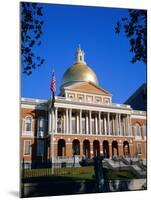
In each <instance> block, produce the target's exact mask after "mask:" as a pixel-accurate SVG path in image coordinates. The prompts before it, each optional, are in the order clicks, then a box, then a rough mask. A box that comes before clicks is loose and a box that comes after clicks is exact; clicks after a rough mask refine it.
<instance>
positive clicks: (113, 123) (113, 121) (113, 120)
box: [112, 115, 115, 135]
mask: <svg viewBox="0 0 151 200" xmlns="http://www.w3.org/2000/svg"><path fill="white" fill-rule="evenodd" d="M112 126H113V135H115V118H114V115H113V116H112Z"/></svg>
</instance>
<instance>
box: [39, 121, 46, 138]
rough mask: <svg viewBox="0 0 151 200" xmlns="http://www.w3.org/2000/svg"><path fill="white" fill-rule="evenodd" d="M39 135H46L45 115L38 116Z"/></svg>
mask: <svg viewBox="0 0 151 200" xmlns="http://www.w3.org/2000/svg"><path fill="white" fill-rule="evenodd" d="M37 124H38V128H37V131H38V133H37V134H38V137H44V133H45V119H44V118H43V117H39V118H38V123H37Z"/></svg>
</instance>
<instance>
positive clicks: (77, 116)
mask: <svg viewBox="0 0 151 200" xmlns="http://www.w3.org/2000/svg"><path fill="white" fill-rule="evenodd" d="M76 118H77V119H76V125H77V130H76V131H77V134H78V133H79V113H78V112H77V113H76Z"/></svg>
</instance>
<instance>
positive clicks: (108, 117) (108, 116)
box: [107, 113, 111, 135]
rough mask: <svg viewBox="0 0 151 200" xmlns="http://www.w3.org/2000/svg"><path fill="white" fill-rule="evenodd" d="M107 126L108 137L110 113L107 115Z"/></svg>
mask: <svg viewBox="0 0 151 200" xmlns="http://www.w3.org/2000/svg"><path fill="white" fill-rule="evenodd" d="M107 125H108V129H107V130H108V135H110V134H111V133H110V113H107Z"/></svg>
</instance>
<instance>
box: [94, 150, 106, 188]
mask: <svg viewBox="0 0 151 200" xmlns="http://www.w3.org/2000/svg"><path fill="white" fill-rule="evenodd" d="M103 159H104V156H103V153H102V152H101V154H100V155H99V156H95V157H94V158H93V160H94V172H95V178H96V180H97V186H98V192H103V186H104V174H103V163H102V161H103Z"/></svg>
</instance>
